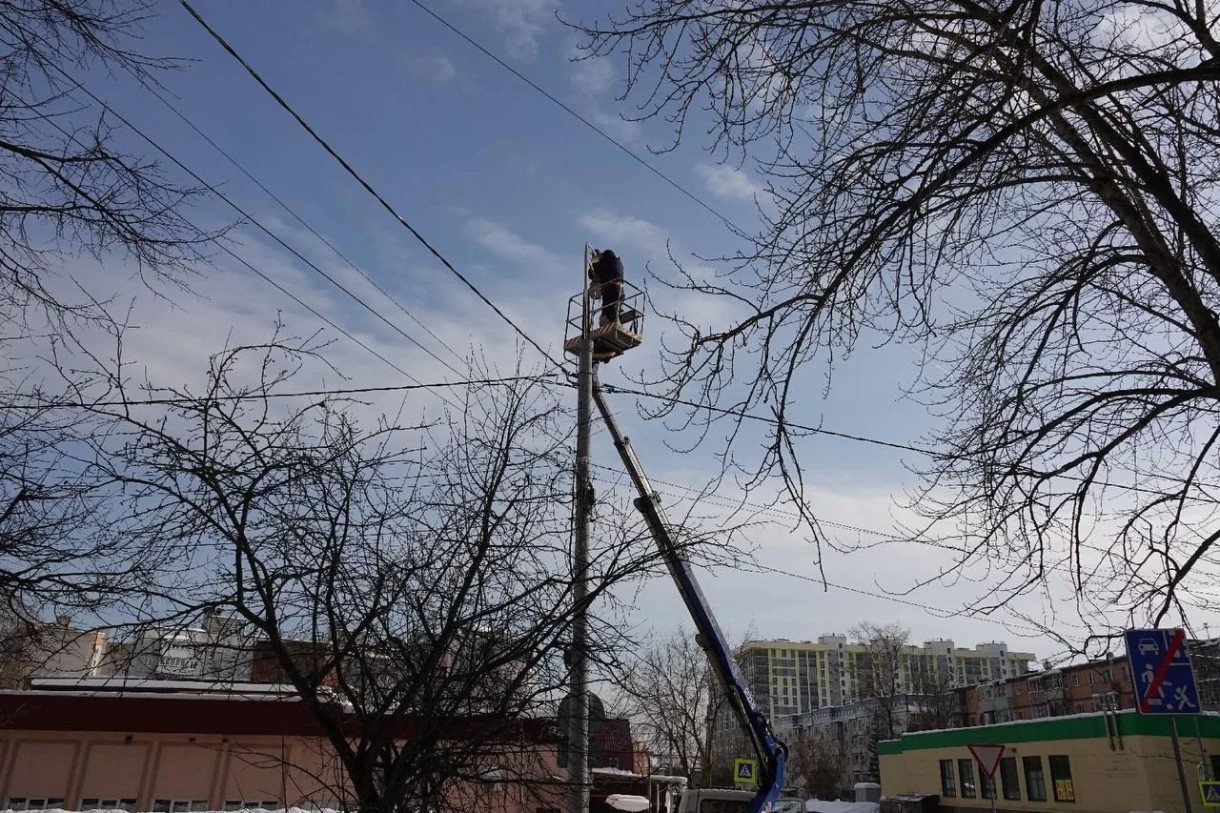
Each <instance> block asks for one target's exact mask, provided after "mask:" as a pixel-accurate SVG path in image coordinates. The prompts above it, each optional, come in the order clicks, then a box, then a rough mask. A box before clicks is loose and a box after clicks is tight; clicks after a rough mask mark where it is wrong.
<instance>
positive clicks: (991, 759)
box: [968, 743, 1005, 813]
mask: <svg viewBox="0 0 1220 813" xmlns="http://www.w3.org/2000/svg"><path fill="white" fill-rule="evenodd" d="M968 747H969V748H970V756H972V757H974V761H975V762H977V763H978V766H979V770H980V771H982V772H983V773H985V774H987V778H988V779H990V780H991V810H992V813H995V800H996V797H997V796H999V795H1000V793H999V788H997V787H996V783H995V772H996V771H997V770H998V769H999V767H1000V760H1001V759H1003V758H1004V749H1005V746H1003V745H983V744H981V743H980V744H976V745H971V746H968Z"/></svg>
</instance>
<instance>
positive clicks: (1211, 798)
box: [1199, 782, 1220, 807]
mask: <svg viewBox="0 0 1220 813" xmlns="http://www.w3.org/2000/svg"><path fill="white" fill-rule="evenodd" d="M1199 795H1201V796H1202V797H1203V806H1204V807H1220V782H1200V783H1199Z"/></svg>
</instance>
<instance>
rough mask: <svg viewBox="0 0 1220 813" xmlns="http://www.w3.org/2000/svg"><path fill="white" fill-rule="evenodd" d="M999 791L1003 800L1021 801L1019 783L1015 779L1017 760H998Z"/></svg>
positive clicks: (1006, 758)
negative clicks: (1001, 791)
mask: <svg viewBox="0 0 1220 813" xmlns="http://www.w3.org/2000/svg"><path fill="white" fill-rule="evenodd" d="M1000 789H1001V790H1003V791H1004V798H1005V799H1008V800H1009V801H1020V800H1021V781H1020V780H1019V779H1018V778H1017V758H1016V757H1004V758H1003V759H1001V760H1000Z"/></svg>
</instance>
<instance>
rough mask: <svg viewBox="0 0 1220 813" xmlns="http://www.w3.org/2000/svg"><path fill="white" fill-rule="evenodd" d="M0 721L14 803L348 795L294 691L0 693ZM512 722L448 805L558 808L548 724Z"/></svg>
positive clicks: (339, 801)
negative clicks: (286, 694) (478, 775)
mask: <svg viewBox="0 0 1220 813" xmlns="http://www.w3.org/2000/svg"><path fill="white" fill-rule="evenodd" d="M0 727H2V728H0V801H2V802H3V804H4V807H7V808H12V809H15V810H21V809H26V810H29V809H50V808H55V807H64V808H67V809H75V810H87V809H90V808H93V807H107V808H110V807H123V808H126V809H128V810H139V811H165V812H166V813H179V812H180V811H201V810H224V809H235V808H239V807H267V808H281V807H303V808H342V807H345V806H351V804H352V801H351V799H350V798H344V797H345V796H347V793H346V790H345V787H346V785H345V782H344V781H343V774H342V771H341V770H340V769H339V768H338V766H337V765H336V760H335V758H334V754H333V752H332V751H331V749H330V748H329V745H328V743H327V741H326V740H325V739H324V738H322V737H320V736H319V733H318V729H317V727H316V725H315V723H314V722H313V719H312V718H311V716H310V715H309V713H308V710H307V709H306V708H305V707H304V706H302V705H301V704H300V703H299V702H297V701H296V700H294V699H292V698H275V697H255V698H249V699H244V698H241V697H234V696H227V695H225V696H222V695H206V694H182V693H176V694H162V695H157V694H147V693H135V694H126V693H125V694H122V695H105V694H100V695H99V694H61V693H55V692H37V691H35V692H0ZM517 731H518V735H519V736H518V737H517V739H516V741H514V742H512V743H508V742H506V743H505V746H504V749H503V753H498V754H496V755H494V756H489V757H488V765H487V766H486V769H485V772H484V773H483V779H482V780H481V781H477V782H476V781H472V782H467V783H464V784H463V785H462V786H459V787H457V788H455V790H454V794H455V799H454V800H453V801H454V805H453V807H454V809H461V810H478V811H494V812H495V813H541V812H542V811H551V810H558V809H562V807H563V786H562V776H563V775H564V773H565V772H564V771H563V770H562V769H559V768H558V767H557V766H556V763H555V742H556V734H557V731H556V728H555V725H554V721H550V720H527V721H522V724H521V725H520V726H519V727H518V729H517ZM459 736H460V734H459ZM522 746H525V747H522ZM479 771H484V769H482V768H480V769H479ZM459 799H460V801H459ZM345 803H346V804H345Z"/></svg>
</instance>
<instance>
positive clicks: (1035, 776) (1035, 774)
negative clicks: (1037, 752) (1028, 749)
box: [1021, 757, 1046, 802]
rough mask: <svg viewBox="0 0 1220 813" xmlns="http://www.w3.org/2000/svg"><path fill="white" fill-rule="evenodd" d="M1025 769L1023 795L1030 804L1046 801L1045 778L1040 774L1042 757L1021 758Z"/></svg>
mask: <svg viewBox="0 0 1220 813" xmlns="http://www.w3.org/2000/svg"><path fill="white" fill-rule="evenodd" d="M1021 764H1022V767H1024V768H1025V795H1026V797H1028V799H1029V800H1030V801H1031V802H1045V801H1046V777H1045V776H1044V775H1043V773H1042V757H1021Z"/></svg>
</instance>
